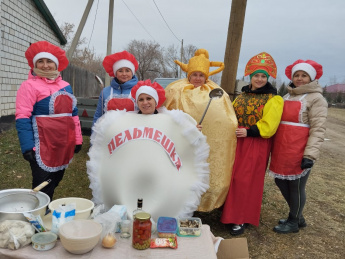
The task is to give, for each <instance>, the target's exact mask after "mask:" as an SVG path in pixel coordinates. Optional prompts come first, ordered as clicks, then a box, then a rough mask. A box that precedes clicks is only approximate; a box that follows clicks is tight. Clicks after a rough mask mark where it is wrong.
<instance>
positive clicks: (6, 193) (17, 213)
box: [0, 187, 50, 222]
mask: <svg viewBox="0 0 345 259" xmlns="http://www.w3.org/2000/svg"><path fill="white" fill-rule="evenodd" d="M36 188H37V187H36ZM36 188H35V189H36ZM42 188H43V187H42ZM32 196H34V197H32ZM18 197H19V198H20V199H18ZM33 198H34V199H33ZM1 200H2V201H1ZM0 201H1V202H0V222H1V221H4V220H7V219H9V220H24V221H26V218H25V217H24V216H23V212H30V213H32V214H34V215H41V217H43V216H44V214H45V212H46V208H47V206H48V205H49V203H50V198H49V196H48V195H47V194H45V193H43V192H40V191H37V192H33V190H31V189H6V190H0Z"/></svg>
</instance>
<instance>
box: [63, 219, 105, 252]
mask: <svg viewBox="0 0 345 259" xmlns="http://www.w3.org/2000/svg"><path fill="white" fill-rule="evenodd" d="M101 233H102V225H101V224H99V223H98V222H96V221H93V220H87V219H79V220H72V221H69V222H67V223H64V224H62V225H61V226H60V228H59V237H60V240H61V243H62V246H63V247H64V248H65V249H66V250H67V251H68V252H70V253H72V254H85V253H87V252H89V251H91V250H92V249H93V248H94V247H95V246H96V245H97V244H98V242H99V239H100V237H101Z"/></svg>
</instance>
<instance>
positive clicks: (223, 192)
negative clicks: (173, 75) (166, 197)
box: [163, 78, 237, 212]
mask: <svg viewBox="0 0 345 259" xmlns="http://www.w3.org/2000/svg"><path fill="white" fill-rule="evenodd" d="M215 88H220V87H219V86H218V85H217V84H216V83H214V82H213V81H211V80H209V79H207V80H206V83H205V84H204V85H202V86H200V87H197V88H194V85H192V84H191V83H190V82H189V81H188V79H187V78H184V79H180V80H177V81H175V82H173V83H171V84H169V85H168V86H167V88H166V89H165V96H166V101H165V103H164V104H163V106H165V107H166V108H167V109H168V110H172V109H179V110H182V111H184V112H186V113H188V114H189V115H190V116H192V117H193V118H194V119H195V120H196V121H197V122H199V121H200V119H201V117H202V114H203V113H204V111H205V108H206V106H207V104H208V102H209V100H210V98H209V93H210V91H211V90H212V89H215ZM202 125H203V128H202V133H203V134H204V135H206V136H207V143H208V144H209V145H210V155H209V158H208V163H209V164H210V188H209V189H208V190H207V192H206V193H204V194H203V195H202V197H201V202H200V205H199V208H198V211H203V212H206V211H211V210H213V209H215V208H219V207H220V206H222V205H223V203H224V201H225V198H226V196H227V193H228V190H229V186H230V180H231V173H232V166H233V163H234V159H235V151H236V140H237V139H236V135H235V130H236V128H237V118H236V115H235V112H234V109H233V106H232V103H231V101H230V98H229V96H228V94H226V93H225V92H224V94H223V96H222V97H221V98H216V99H213V100H212V101H211V104H210V106H209V109H208V111H207V113H206V116H205V118H204V120H203V122H202Z"/></svg>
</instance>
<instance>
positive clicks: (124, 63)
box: [93, 51, 139, 124]
mask: <svg viewBox="0 0 345 259" xmlns="http://www.w3.org/2000/svg"><path fill="white" fill-rule="evenodd" d="M138 66H139V65H138V61H137V60H136V59H135V57H134V56H133V55H132V54H131V53H129V52H127V51H122V52H117V53H115V54H112V55H109V56H106V57H105V58H104V60H103V67H104V69H105V71H106V72H107V73H108V74H109V76H110V77H113V79H112V80H111V82H110V86H107V87H105V88H104V89H103V90H102V92H101V94H100V96H99V100H98V104H97V109H96V112H95V115H94V117H93V124H95V123H96V121H97V120H98V118H99V117H101V116H102V115H103V114H104V113H105V112H106V111H110V110H124V109H126V110H127V111H134V108H135V103H134V102H133V100H132V99H131V98H129V94H130V92H131V90H132V88H133V86H135V85H136V84H137V83H138V78H137V77H136V75H135V72H136V71H137V70H138Z"/></svg>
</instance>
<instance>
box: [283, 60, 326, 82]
mask: <svg viewBox="0 0 345 259" xmlns="http://www.w3.org/2000/svg"><path fill="white" fill-rule="evenodd" d="M297 71H304V72H306V73H307V74H308V75H309V76H310V79H311V81H314V80H315V79H319V78H320V77H321V76H322V74H323V71H322V66H321V65H320V64H319V63H317V62H315V61H313V60H302V59H299V60H297V61H295V62H294V63H293V64H292V65H290V66H287V67H286V69H285V75H286V76H287V77H288V78H289V79H290V80H291V79H292V77H293V75H294V74H295V72H297Z"/></svg>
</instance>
